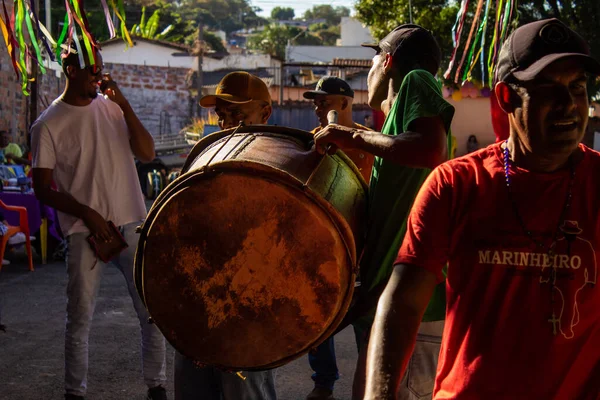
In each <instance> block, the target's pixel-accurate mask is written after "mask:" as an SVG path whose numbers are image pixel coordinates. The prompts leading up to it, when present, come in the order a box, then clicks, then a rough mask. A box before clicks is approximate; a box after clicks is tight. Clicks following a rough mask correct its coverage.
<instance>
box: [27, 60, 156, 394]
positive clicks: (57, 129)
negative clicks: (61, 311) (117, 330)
mask: <svg viewBox="0 0 600 400" xmlns="http://www.w3.org/2000/svg"><path fill="white" fill-rule="evenodd" d="M96 54H97V57H96V60H95V62H94V61H91V62H90V60H88V59H87V58H88V57H87V56H84V60H85V65H84V66H80V62H79V56H78V55H77V54H73V53H70V54H69V55H68V56H67V57H66V58H64V59H63V62H62V63H63V72H64V73H65V75H66V78H67V84H66V87H65V90H64V92H63V94H62V95H61V96H60V97H59V98H58V99H56V100H55V101H54V102H53V103H52V104H51V105H50V107H49V108H48V109H47V110H46V111H45V112H44V113H43V114H42V115H41V116H40V117H39V118H38V119H37V121H36V122H35V123H34V125H33V127H32V128H31V135H32V141H31V144H32V154H33V182H34V190H35V194H36V196H37V197H38V199H39V200H40V201H42V202H43V203H44V204H47V205H48V206H50V207H53V208H55V209H56V210H57V211H58V217H59V221H60V225H61V228H62V230H63V233H64V234H65V236H66V237H67V242H68V257H67V272H68V284H67V321H66V333H65V392H66V394H65V399H67V400H69V399H70V400H76V399H83V396H84V395H85V393H86V389H87V371H88V337H89V332H90V326H91V322H92V316H93V314H94V307H95V305H96V297H97V295H98V289H99V286H100V279H101V275H102V270H103V269H104V266H105V264H104V263H103V262H102V261H101V260H100V259H99V258H98V257H97V256H96V254H95V252H94V251H93V250H92V248H91V246H90V244H89V243H88V241H87V238H88V236H90V234H91V235H94V236H95V238H96V239H97V240H98V241H108V240H109V239H110V235H111V230H110V228H109V224H108V221H111V222H113V223H114V225H116V226H117V227H118V229H119V231H120V232H121V234H122V235H123V236H124V238H125V240H126V241H127V243H128V245H129V247H128V248H127V249H125V250H124V251H122V252H121V253H120V254H119V255H118V256H115V257H114V258H113V259H112V260H111V262H112V263H113V264H115V265H116V266H117V267H118V268H119V269H120V270H121V272H122V273H123V275H124V276H125V280H126V282H127V288H128V289H129V294H130V295H131V298H132V300H133V305H134V307H135V310H136V312H137V315H138V318H139V321H140V325H141V331H142V358H143V373H144V380H145V382H146V384H147V385H148V388H149V389H148V394H147V399H161V400H164V399H166V398H167V395H166V391H165V389H164V386H165V382H166V373H165V370H166V362H165V340H164V337H163V336H162V334H161V333H160V331H159V330H158V328H157V327H156V326H155V325H154V324H152V323H150V322H149V320H148V313H147V311H146V309H145V307H144V305H143V304H142V302H141V300H140V298H139V296H138V293H137V292H136V289H135V286H134V282H133V259H134V252H135V248H136V245H137V241H138V235H137V234H136V232H135V228H136V226H137V225H139V224H140V221H142V220H143V219H144V218H145V217H146V207H145V204H144V199H143V197H142V193H141V189H140V183H139V180H138V177H137V172H136V168H135V164H134V156H135V157H136V158H137V159H138V160H140V161H142V162H150V161H152V160H153V159H154V141H153V139H152V136H151V135H150V133H148V131H147V130H146V129H145V128H144V126H143V125H142V123H141V122H140V120H139V119H138V117H137V116H136V115H135V113H134V111H133V109H132V108H131V105H130V104H129V102H128V101H127V99H126V98H125V97H124V96H123V94H122V93H121V91H120V90H119V88H118V87H117V84H116V83H115V82H114V81H113V80H112V79H111V78H110V76H109V75H108V74H104V75H102V66H103V64H102V58H101V56H100V53H99V52H97V53H96ZM98 89H100V90H101V91H102V94H99V93H98ZM52 181H54V183H55V184H56V190H54V189H52V187H51V185H52ZM115 367H118V366H115Z"/></svg>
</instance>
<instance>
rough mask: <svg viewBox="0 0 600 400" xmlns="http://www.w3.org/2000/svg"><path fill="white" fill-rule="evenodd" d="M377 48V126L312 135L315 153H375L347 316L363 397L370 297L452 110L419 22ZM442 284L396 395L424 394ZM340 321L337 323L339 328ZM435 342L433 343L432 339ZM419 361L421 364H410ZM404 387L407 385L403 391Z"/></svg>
mask: <svg viewBox="0 0 600 400" xmlns="http://www.w3.org/2000/svg"><path fill="white" fill-rule="evenodd" d="M365 46H367V47H372V48H373V49H374V50H375V51H376V52H377V53H376V55H375V57H374V58H373V66H372V67H371V70H370V71H369V76H368V81H367V83H368V91H369V106H371V108H373V109H375V110H381V111H383V112H384V113H385V115H386V120H385V122H384V125H383V128H382V132H381V133H380V132H373V131H366V130H362V129H356V128H348V127H344V126H341V125H328V126H326V127H325V128H324V129H323V130H322V131H320V132H318V133H317V134H316V135H315V141H316V144H317V148H318V150H319V151H321V152H324V151H325V149H326V148H327V147H328V146H329V145H331V144H333V145H334V147H335V146H337V147H338V148H340V149H342V150H343V151H348V150H352V151H355V150H362V151H366V152H368V153H371V154H373V155H375V162H374V165H373V172H372V175H371V180H370V193H369V200H370V201H369V221H368V231H367V236H366V245H365V250H364V252H363V255H362V258H361V260H360V281H361V288H360V293H359V295H358V299H357V302H356V304H355V306H354V307H353V308H351V309H350V311H349V313H348V315H347V317H346V321H347V323H348V322H349V323H353V325H354V326H355V328H358V329H359V330H360V331H362V337H361V339H362V342H363V343H360V344H359V346H360V347H361V350H360V354H359V361H358V364H357V369H356V375H355V381H354V396H355V397H356V398H362V392H363V391H364V381H365V376H364V373H365V362H366V352H365V351H364V347H365V346H364V345H365V344H366V341H367V339H368V337H367V334H368V332H369V331H370V328H371V324H372V321H373V317H374V314H375V306H376V304H377V299H378V297H379V295H380V293H381V291H382V290H383V287H384V286H385V283H386V282H387V280H388V278H389V276H390V274H391V271H392V269H393V262H394V260H395V258H396V256H397V254H398V249H399V248H400V244H401V243H402V238H403V237H404V233H405V230H406V229H405V227H406V218H407V216H408V212H409V210H410V207H411V205H412V203H413V200H414V197H415V195H416V194H417V191H418V190H419V188H420V187H421V185H422V183H423V181H424V180H425V178H426V177H427V175H428V174H429V173H430V172H431V169H432V168H434V167H436V166H437V165H439V164H440V163H442V162H444V161H446V160H447V158H448V149H449V148H450V146H449V144H448V142H449V140H450V137H451V134H450V123H451V121H452V117H453V115H454V108H453V107H452V106H451V105H450V104H449V103H448V102H446V101H445V100H444V98H443V96H442V94H441V89H440V85H439V84H438V82H437V81H436V79H435V78H434V75H435V74H436V73H437V71H438V69H439V66H440V61H441V51H440V48H439V46H438V44H437V42H436V40H435V38H434V37H433V36H432V34H431V33H430V32H429V31H427V30H425V29H424V28H422V27H420V26H418V25H412V24H406V25H401V26H398V27H397V28H396V29H394V30H393V31H392V32H390V33H389V34H388V35H387V36H386V37H385V38H383V39H382V40H381V41H380V42H379V43H375V44H366V45H365ZM444 309H445V304H444V294H443V286H440V292H438V293H437V295H436V296H434V298H433V301H432V306H431V308H430V310H429V312H428V313H426V315H425V317H424V321H428V322H426V323H424V324H423V325H422V326H421V331H420V334H421V335H420V339H421V340H417V346H416V347H415V354H416V357H415V358H414V360H415V363H414V366H415V371H412V373H411V374H407V376H406V377H405V381H404V383H403V384H402V388H401V390H400V392H399V393H398V396H399V398H400V399H412V398H414V397H413V396H415V394H413V391H414V388H415V387H416V388H419V389H422V390H423V392H424V393H418V395H420V396H424V397H419V398H421V399H424V398H427V397H426V396H427V393H430V392H431V389H432V386H433V379H434V377H435V370H436V364H437V357H438V352H439V343H440V341H441V335H442V330H443V318H444ZM343 325H344V323H342V326H343ZM436 342H437V343H436ZM417 362H418V363H419V364H423V365H417ZM409 387H411V389H409Z"/></svg>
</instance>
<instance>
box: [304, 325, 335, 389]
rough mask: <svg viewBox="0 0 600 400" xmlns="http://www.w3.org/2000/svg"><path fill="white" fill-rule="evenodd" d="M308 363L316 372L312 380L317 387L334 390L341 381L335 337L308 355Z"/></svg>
mask: <svg viewBox="0 0 600 400" xmlns="http://www.w3.org/2000/svg"><path fill="white" fill-rule="evenodd" d="M308 363H309V364H310V367H311V368H312V370H313V371H315V373H314V374H312V380H313V381H314V382H315V387H324V388H327V389H329V390H333V385H334V384H335V381H337V380H338V379H340V374H339V371H338V367H337V363H336V359H335V343H334V340H333V336H332V337H330V338H328V339H327V340H326V341H324V342H323V343H321V344H320V345H319V346H318V347H317V348H316V349H314V350H311V351H310V352H309V353H308Z"/></svg>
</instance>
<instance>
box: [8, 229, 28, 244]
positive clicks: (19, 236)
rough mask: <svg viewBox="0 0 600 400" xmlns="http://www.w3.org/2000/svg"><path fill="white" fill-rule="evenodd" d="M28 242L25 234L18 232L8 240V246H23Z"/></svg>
mask: <svg viewBox="0 0 600 400" xmlns="http://www.w3.org/2000/svg"><path fill="white" fill-rule="evenodd" d="M26 241H27V240H26V238H25V234H24V233H23V232H17V233H15V234H14V235H12V236H11V237H10V238H8V244H10V245H11V246H16V245H18V244H23V243H25V242H26Z"/></svg>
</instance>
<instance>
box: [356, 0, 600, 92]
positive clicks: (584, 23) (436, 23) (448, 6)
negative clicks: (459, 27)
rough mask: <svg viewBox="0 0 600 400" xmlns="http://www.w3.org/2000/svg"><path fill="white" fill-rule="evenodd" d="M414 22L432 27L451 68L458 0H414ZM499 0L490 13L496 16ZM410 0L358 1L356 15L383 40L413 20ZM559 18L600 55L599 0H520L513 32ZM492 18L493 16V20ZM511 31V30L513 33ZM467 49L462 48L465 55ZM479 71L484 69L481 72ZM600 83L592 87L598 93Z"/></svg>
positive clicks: (472, 6) (471, 9)
mask: <svg viewBox="0 0 600 400" xmlns="http://www.w3.org/2000/svg"><path fill="white" fill-rule="evenodd" d="M411 2H412V17H413V22H414V23H416V24H419V25H421V26H423V27H425V28H427V29H429V30H431V31H432V32H433V34H434V36H435V37H436V39H437V40H438V43H439V44H440V47H441V49H442V69H445V68H447V66H448V62H449V60H450V58H451V55H452V51H453V44H452V27H453V25H454V23H455V21H456V15H457V13H458V7H459V3H460V2H458V1H455V0H411ZM494 3H495V2H492V3H491V4H492V5H493V6H492V8H491V9H490V11H489V15H493V16H495V15H496V10H495V7H496V6H495V4H494ZM409 5H410V2H409V0H358V2H357V3H356V5H355V9H356V17H357V18H358V19H359V20H360V21H361V22H363V23H364V24H366V25H367V26H369V27H370V29H371V33H372V34H373V36H374V37H375V38H377V39H381V38H382V37H383V36H385V35H386V34H387V33H389V31H390V30H392V29H393V28H394V27H396V26H398V25H400V24H405V23H408V22H409V21H410V10H409ZM476 6H477V2H476V1H471V2H470V6H469V12H468V14H467V19H466V21H465V27H464V29H463V37H462V42H463V43H462V44H463V45H464V41H465V40H466V37H467V36H468V34H469V29H470V27H471V22H472V20H473V15H474V13H475V7H476ZM552 17H556V18H559V19H560V20H562V21H563V22H564V23H566V24H567V25H569V26H570V27H571V28H572V29H574V30H575V31H577V32H578V33H579V34H581V35H582V36H583V37H584V38H585V39H586V40H587V41H588V42H589V44H590V48H591V51H592V55H594V56H595V57H596V58H600V30H598V26H597V21H599V20H600V1H598V0H520V1H519V2H518V8H517V12H516V13H515V20H514V21H513V23H512V25H511V27H510V29H509V31H512V30H513V29H515V28H516V27H517V26H519V25H523V24H525V23H528V22H531V21H534V20H538V19H542V18H552ZM490 20H491V19H490ZM492 25H493V24H488V28H487V31H486V43H491V36H492V33H493V32H492V31H493V29H492V28H491V26H492ZM509 33H510V32H509ZM462 51H463V48H462V47H461V48H459V54H462ZM477 74H480V72H478V71H477ZM598 88H600V85H599V86H593V87H591V88H590V93H593V94H596V93H597V92H598Z"/></svg>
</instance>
